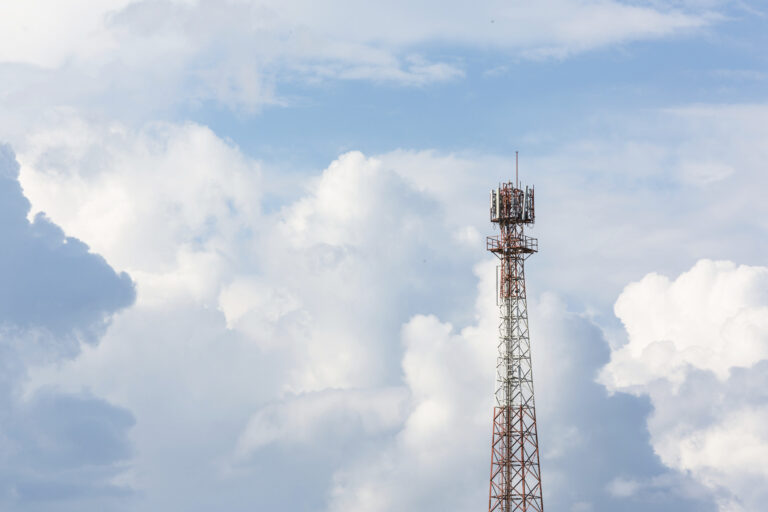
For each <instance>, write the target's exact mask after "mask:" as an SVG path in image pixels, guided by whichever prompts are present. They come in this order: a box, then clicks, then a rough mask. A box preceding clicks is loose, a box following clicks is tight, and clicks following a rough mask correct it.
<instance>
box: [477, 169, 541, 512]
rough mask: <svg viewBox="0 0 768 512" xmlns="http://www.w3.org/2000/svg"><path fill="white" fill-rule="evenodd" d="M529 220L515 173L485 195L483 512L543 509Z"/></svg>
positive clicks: (529, 206) (529, 193) (529, 195)
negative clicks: (490, 327)
mask: <svg viewBox="0 0 768 512" xmlns="http://www.w3.org/2000/svg"><path fill="white" fill-rule="evenodd" d="M515 160H517V156H516V157H515ZM515 167H517V162H515ZM534 218H535V209H534V203H533V187H531V188H528V187H525V189H522V188H521V187H520V185H519V183H518V182H517V168H516V169H515V183H512V182H508V183H502V184H500V185H499V187H498V188H497V189H496V190H492V191H491V222H493V223H495V224H497V225H498V227H499V234H498V235H497V236H491V237H488V239H487V248H488V250H489V251H491V252H492V253H494V254H495V255H496V256H497V257H498V258H499V265H498V267H497V274H498V275H497V280H496V284H497V287H498V293H497V296H496V300H497V303H498V305H499V310H500V317H501V322H500V324H499V356H498V360H497V363H496V382H497V387H496V404H495V407H494V409H493V439H492V442H491V485H490V492H489V495H490V496H489V499H488V510H489V512H513V511H522V512H543V510H544V504H543V501H542V494H541V472H540V467H539V441H538V435H537V432H536V407H535V404H534V399H533V372H532V369H531V342H530V339H529V337H528V307H527V302H526V296H525V260H526V259H527V258H528V257H529V256H530V255H531V254H533V253H535V252H537V251H538V241H537V240H536V239H535V238H531V237H529V236H526V235H525V234H524V233H523V228H524V226H526V225H532V224H533V221H534Z"/></svg>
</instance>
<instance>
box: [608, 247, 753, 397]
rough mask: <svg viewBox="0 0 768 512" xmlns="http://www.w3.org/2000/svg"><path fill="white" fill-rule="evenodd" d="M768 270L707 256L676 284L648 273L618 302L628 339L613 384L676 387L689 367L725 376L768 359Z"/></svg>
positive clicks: (613, 366) (611, 371) (612, 370)
mask: <svg viewBox="0 0 768 512" xmlns="http://www.w3.org/2000/svg"><path fill="white" fill-rule="evenodd" d="M766 290H768V268H765V267H748V266H741V267H737V266H736V265H734V264H732V263H729V262H712V261H707V260H702V261H700V262H698V263H697V264H696V265H695V266H694V267H693V268H692V269H691V270H689V271H688V272H685V273H684V274H682V275H680V276H679V277H678V278H677V279H675V280H674V281H670V280H669V279H668V278H666V277H664V276H660V275H656V274H649V275H647V276H645V277H644V278H643V279H642V280H641V281H639V282H637V283H632V284H630V285H628V286H627V287H626V288H625V289H624V292H623V293H622V294H621V296H619V298H618V300H617V301H616V307H615V312H616V316H618V317H619V319H621V321H622V322H623V323H624V327H625V328H626V329H627V334H628V336H629V343H627V344H626V345H624V346H623V347H621V348H619V349H617V350H614V351H613V354H612V355H611V363H610V364H609V365H608V366H607V367H606V369H605V371H604V374H603V380H604V382H605V383H606V384H607V385H608V386H610V387H611V388H614V389H616V388H623V389H631V388H632V387H634V386H647V385H649V384H651V383H652V382H653V381H655V380H657V379H665V380H669V381H671V382H673V383H675V384H679V383H680V382H682V381H683V380H685V378H686V375H687V373H688V371H690V370H692V369H700V370H708V371H712V372H714V373H715V374H716V375H717V376H718V377H719V378H720V379H721V380H725V379H727V378H728V375H729V373H730V370H731V369H733V368H735V367H745V368H748V367H751V366H753V365H754V364H755V363H757V362H759V361H762V360H764V359H768V296H767V295H766Z"/></svg>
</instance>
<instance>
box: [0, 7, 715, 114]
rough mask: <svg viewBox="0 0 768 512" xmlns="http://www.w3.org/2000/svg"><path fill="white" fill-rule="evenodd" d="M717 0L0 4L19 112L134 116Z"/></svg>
mask: <svg viewBox="0 0 768 512" xmlns="http://www.w3.org/2000/svg"><path fill="white" fill-rule="evenodd" d="M710 9H711V7H709V6H698V5H681V4H678V3H667V2H661V3H660V2H639V3H635V4H633V5H628V4H626V3H623V2H618V1H593V0H580V1H578V2H573V1H564V0H547V1H545V2H537V3H535V4H528V3H510V2H500V1H495V0H493V1H488V2H482V3H480V4H477V3H475V4H472V5H469V4H466V3H464V2H456V1H451V2H434V1H421V2H388V3H387V4H381V5H376V4H370V3H366V4H361V3H359V2H351V1H347V0H336V1H333V2H330V3H329V2H324V3H323V4H322V6H320V4H317V3H314V2H306V1H293V2H277V1H272V0H267V1H246V0H230V1H226V2H214V1H211V0H201V1H188V0H177V1H171V0H167V1H131V0H111V1H109V2H93V1H89V0H77V1H76V2H69V3H68V4H67V5H66V6H64V5H63V4H61V3H60V2H54V1H44V0H39V1H35V2H32V5H30V3H29V2H27V3H25V4H23V5H22V4H12V3H7V4H5V5H4V6H3V7H2V8H0V13H2V16H0V48H3V50H0V76H2V77H3V78H4V80H3V81H2V84H3V85H2V86H0V98H6V99H9V100H13V101H12V104H13V105H14V111H15V112H20V111H21V112H24V111H25V107H29V106H33V105H36V106H37V107H38V108H39V107H40V106H42V105H46V106H48V107H49V108H50V107H54V106H62V105H70V106H77V108H82V109H84V110H89V111H91V110H92V111H94V112H96V114H97V115H100V113H101V112H103V111H104V109H108V110H109V111H111V112H113V113H117V114H118V115H119V116H121V117H123V118H129V119H136V118H137V116H138V115H139V113H140V112H144V113H149V112H154V111H165V112H167V111H168V107H169V105H170V106H171V107H172V108H173V107H178V106H180V105H190V104H192V105H194V104H197V103H199V102H204V101H208V100H213V101H215V102H217V103H219V104H223V105H227V106H229V107H232V108H236V109H240V110H243V109H245V110H251V111H253V110H256V109H259V108H261V107H262V106H264V105H269V104H284V103H286V102H287V101H290V98H289V96H288V95H287V94H282V93H281V87H280V86H281V85H282V84H288V83H292V82H300V83H307V82H317V81H324V80H329V79H333V80H338V79H341V80H367V81H374V82H384V83H394V84H402V85H409V86H424V85H426V84H429V83H433V82H439V81H445V80H452V79H457V78H460V77H462V76H463V74H464V70H463V63H462V59H461V57H460V52H458V51H455V52H452V53H454V55H455V56H453V57H452V56H450V55H447V56H446V55H443V56H440V57H433V56H430V51H429V48H430V47H432V46H434V45H436V44H447V45H451V46H453V47H454V48H465V49H490V50H494V51H500V52H503V53H505V54H508V55H509V56H510V57H511V58H513V59H520V58H523V59H542V58H565V57H568V56H570V55H573V54H577V53H581V52H585V51H589V50H592V49H595V48H601V47H605V46H609V45H617V44H623V43H628V42H631V41H637V40H649V39H651V40H652V39H659V38H664V37H667V36H672V35H677V34H686V33H691V32H692V31H695V30H698V29H702V28H704V27H706V26H708V25H710V24H711V23H713V22H715V21H716V20H717V19H718V17H717V16H715V15H714V14H712V13H711V12H710ZM51 83H55V84H56V85H55V87H52V86H51V85H50V84H51ZM149 83H151V84H152V86H151V87H148V86H147V84H149ZM115 96H118V97H120V98H122V101H121V102H114V101H113V99H114V97H115ZM127 105H131V107H130V108H127ZM19 107H21V108H20V109H19ZM137 109H138V110H137ZM46 115H50V113H46ZM18 122H19V123H27V122H29V119H28V118H27V116H24V115H21V116H20V117H19V119H18Z"/></svg>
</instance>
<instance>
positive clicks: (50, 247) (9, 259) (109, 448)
mask: <svg viewBox="0 0 768 512" xmlns="http://www.w3.org/2000/svg"><path fill="white" fill-rule="evenodd" d="M18 170H19V166H18V163H17V162H16V160H15V156H14V154H13V152H12V151H11V149H10V148H9V147H8V146H4V145H0V244H2V245H1V246H2V250H0V283H2V286H0V360H2V365H0V405H1V406H2V408H1V409H0V446H1V448H0V451H1V452H2V455H0V506H1V507H2V508H3V509H6V510H8V509H12V510H81V508H78V507H81V506H82V503H83V500H85V501H88V500H90V501H93V503H94V504H99V505H97V506H96V508H99V509H101V510H103V509H104V508H102V507H103V506H106V504H107V503H108V502H109V500H110V498H114V497H116V496H125V495H126V493H128V490H127V489H126V488H123V487H122V486H119V485H116V484H114V483H112V479H113V478H114V477H116V476H117V475H118V474H119V473H120V472H121V471H122V470H123V469H124V467H123V465H122V464H123V463H124V462H125V461H126V460H127V459H128V458H129V457H130V456H131V453H132V447H131V444H130V442H129V440H128V437H127V434H128V430H129V429H130V427H131V426H132V425H133V422H134V419H133V416H132V414H131V413H130V412H129V411H127V410H125V409H123V408H120V407H116V406H114V405H112V404H110V403H108V402H106V401H105V400H103V399H100V398H98V397H95V396H93V395H91V394H89V393H74V394H73V393H63V392H60V391H58V390H56V389H54V388H46V389H41V390H37V391H35V392H32V393H31V395H30V396H25V393H24V391H25V390H24V385H25V382H26V375H27V371H28V369H29V368H30V367H31V365H34V364H36V363H40V362H51V361H58V360H61V359H66V358H69V357H72V356H73V355H76V354H77V353H78V352H79V349H80V343H81V342H86V343H91V344H94V343H96V342H97V341H98V339H99V337H100V336H101V335H102V334H103V332H104V330H105V328H106V326H107V325H108V323H109V320H110V317H111V315H112V314H114V313H115V312H116V311H118V310H120V309H122V308H125V307H127V306H129V305H131V304H132V303H133V301H134V299H135V291H134V285H133V282H132V280H131V279H130V277H129V276H128V275H127V274H125V273H122V274H117V273H116V272H115V271H114V270H113V269H112V268H111V267H110V266H109V265H108V264H107V262H106V261H105V260H104V259H103V258H102V257H100V256H98V255H96V254H93V253H91V252H89V250H88V246H87V245H85V244H84V243H82V242H80V241H79V240H77V239H75V238H71V237H67V236H65V235H64V232H63V231H62V230H61V229H60V228H59V227H58V226H56V225H55V224H53V223H51V222H50V221H49V220H48V219H46V218H45V216H44V215H42V214H38V215H37V216H36V217H35V219H34V221H32V222H29V221H28V220H27V213H28V212H29V209H30V205H29V202H28V201H27V199H26V198H25V197H24V195H23V193H22V190H21V187H20V186H19V183H18V179H17V178H18ZM75 498H76V499H77V501H78V502H79V503H80V504H79V505H75V504H74V499H75ZM105 500H106V501H105Z"/></svg>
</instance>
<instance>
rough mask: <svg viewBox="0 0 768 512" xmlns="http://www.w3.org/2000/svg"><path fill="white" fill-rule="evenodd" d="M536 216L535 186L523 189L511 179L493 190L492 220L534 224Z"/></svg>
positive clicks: (502, 222)
mask: <svg viewBox="0 0 768 512" xmlns="http://www.w3.org/2000/svg"><path fill="white" fill-rule="evenodd" d="M535 218H536V209H535V208H534V202H533V187H530V188H529V187H525V189H522V188H518V186H517V185H516V184H515V183H512V182H511V181H509V182H507V183H501V184H499V186H498V188H496V189H495V190H491V222H496V223H498V224H505V225H508V224H533V222H534V220H535Z"/></svg>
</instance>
